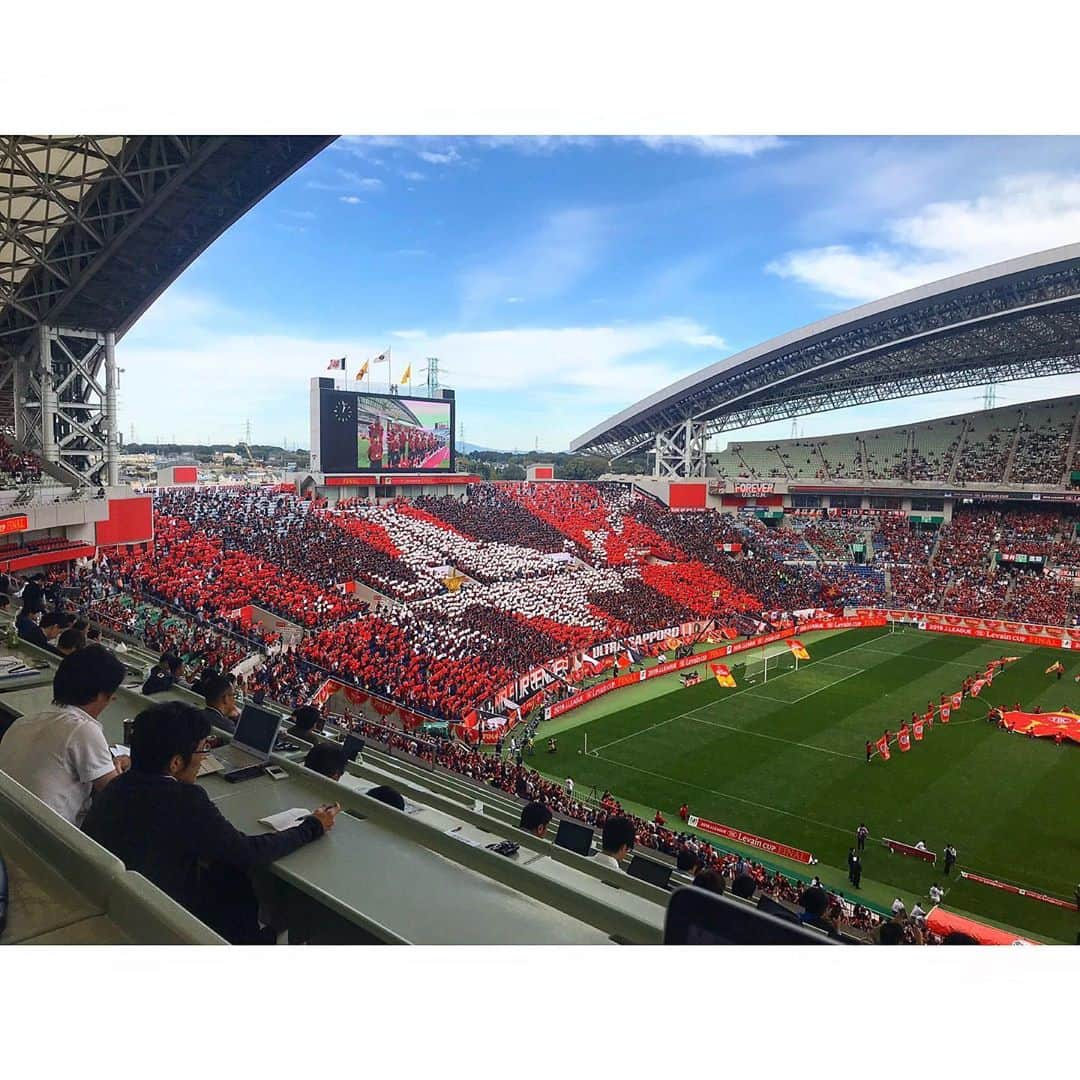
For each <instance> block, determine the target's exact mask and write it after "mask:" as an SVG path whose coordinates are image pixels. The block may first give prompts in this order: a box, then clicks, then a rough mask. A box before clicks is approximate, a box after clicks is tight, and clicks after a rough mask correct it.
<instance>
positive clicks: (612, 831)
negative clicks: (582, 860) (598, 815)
mask: <svg viewBox="0 0 1080 1080" xmlns="http://www.w3.org/2000/svg"><path fill="white" fill-rule="evenodd" d="M633 847H634V823H633V822H632V821H631V820H630V819H629V818H626V817H611V818H608V819H607V821H605V822H604V829H603V832H602V833H601V836H600V850H599V851H598V852H597V853H596V854H595V855H593V856H592V860H593V862H595V863H599V864H600V865H601V866H606V867H607V868H608V869H609V870H620V871H621V870H622V867H621V866H620V865H619V860H620V859H622V858H625V856H626V855H627V854H629V852H630V851H631V850H632V849H633Z"/></svg>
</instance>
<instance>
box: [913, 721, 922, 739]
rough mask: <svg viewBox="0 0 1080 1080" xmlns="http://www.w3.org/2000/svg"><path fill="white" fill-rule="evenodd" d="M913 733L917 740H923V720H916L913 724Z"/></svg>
mask: <svg viewBox="0 0 1080 1080" xmlns="http://www.w3.org/2000/svg"><path fill="white" fill-rule="evenodd" d="M911 733H912V734H913V735H914V736H915V741H916V742H922V737H923V721H922V720H916V721H915V723H914V724H912V725H911Z"/></svg>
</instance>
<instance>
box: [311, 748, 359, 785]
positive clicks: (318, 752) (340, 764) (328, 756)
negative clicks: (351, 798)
mask: <svg viewBox="0 0 1080 1080" xmlns="http://www.w3.org/2000/svg"><path fill="white" fill-rule="evenodd" d="M348 761H349V759H348V756H347V755H346V753H345V751H344V750H342V748H341V747H340V746H331V745H330V743H316V744H315V745H314V746H313V747H312V748H311V749H310V750H309V751H308V752H307V757H305V758H304V768H305V769H311V771H312V772H317V773H318V774H319V775H320V776H328V777H329V778H330V779H331V780H340V779H341V778H342V776H344V775H345V766H346V764H347V763H348Z"/></svg>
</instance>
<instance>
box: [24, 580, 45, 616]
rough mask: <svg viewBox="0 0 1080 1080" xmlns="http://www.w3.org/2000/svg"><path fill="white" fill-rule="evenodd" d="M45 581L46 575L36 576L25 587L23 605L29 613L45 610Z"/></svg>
mask: <svg viewBox="0 0 1080 1080" xmlns="http://www.w3.org/2000/svg"><path fill="white" fill-rule="evenodd" d="M44 581H45V575H44V574H34V575H33V576H32V577H30V578H29V579H27V582H26V584H25V585H24V586H23V593H22V605H23V607H24V608H25V609H26V610H27V611H44V610H45V585H44Z"/></svg>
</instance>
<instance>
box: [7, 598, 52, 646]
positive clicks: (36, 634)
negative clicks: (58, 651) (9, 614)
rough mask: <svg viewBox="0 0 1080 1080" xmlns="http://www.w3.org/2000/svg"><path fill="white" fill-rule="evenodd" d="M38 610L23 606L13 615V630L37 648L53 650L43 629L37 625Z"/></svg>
mask: <svg viewBox="0 0 1080 1080" xmlns="http://www.w3.org/2000/svg"><path fill="white" fill-rule="evenodd" d="M38 617H39V611H38V609H37V608H28V607H25V606H24V607H23V609H22V611H20V612H19V614H18V615H16V616H15V631H16V633H17V634H18V635H19V637H21V638H22V639H23V641H28V642H30V644H31V645H36V646H37V647H38V648H39V649H48V650H49V651H50V652H52V651H53V648H52V645H50V644H49V639H48V638H47V637H46V636H45V631H44V630H42V629H41V627H40V626H39V625H38Z"/></svg>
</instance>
